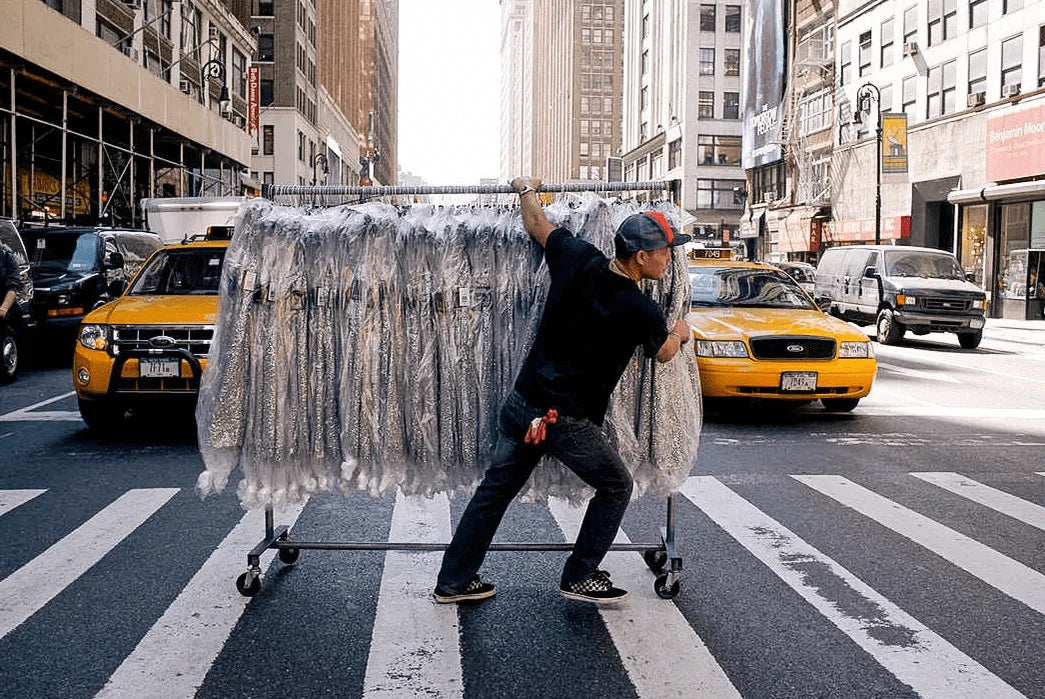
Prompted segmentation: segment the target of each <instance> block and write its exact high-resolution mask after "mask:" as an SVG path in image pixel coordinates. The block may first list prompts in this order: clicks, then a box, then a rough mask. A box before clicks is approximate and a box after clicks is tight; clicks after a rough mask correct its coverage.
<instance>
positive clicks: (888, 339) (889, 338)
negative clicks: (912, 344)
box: [875, 308, 907, 345]
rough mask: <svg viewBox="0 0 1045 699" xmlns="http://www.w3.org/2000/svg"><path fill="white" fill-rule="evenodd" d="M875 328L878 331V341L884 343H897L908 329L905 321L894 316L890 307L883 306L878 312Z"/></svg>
mask: <svg viewBox="0 0 1045 699" xmlns="http://www.w3.org/2000/svg"><path fill="white" fill-rule="evenodd" d="M875 329H876V330H877V332H878V341H879V342H880V343H882V344H883V345H895V344H896V343H897V342H899V341H900V338H902V337H903V334H904V331H905V330H907V328H905V327H904V325H903V323H901V322H900V321H898V320H896V318H894V317H893V312H892V311H891V310H889V309H888V308H883V309H882V310H881V311H879V312H878V322H877V323H875Z"/></svg>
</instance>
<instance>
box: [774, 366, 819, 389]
mask: <svg viewBox="0 0 1045 699" xmlns="http://www.w3.org/2000/svg"><path fill="white" fill-rule="evenodd" d="M780 390H781V391H815V390H816V372H815V371H785V372H783V373H782V374H780Z"/></svg>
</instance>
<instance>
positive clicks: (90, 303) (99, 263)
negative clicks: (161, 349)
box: [22, 227, 163, 330]
mask: <svg viewBox="0 0 1045 699" xmlns="http://www.w3.org/2000/svg"><path fill="white" fill-rule="evenodd" d="M22 238H23V239H24V240H25V247H26V250H27V251H28V253H29V259H30V261H31V262H32V265H33V269H32V275H33V286H34V298H33V312H34V314H35V315H36V318H37V321H38V322H39V324H40V327H41V329H48V328H51V329H55V328H68V329H70V330H72V329H74V328H76V326H77V325H79V323H80V319H81V318H83V316H84V314H86V313H89V312H91V310H93V309H95V308H97V307H98V306H101V305H102V304H103V303H106V302H107V301H110V300H112V299H114V298H116V297H117V296H119V295H120V293H121V292H122V291H123V289H124V288H125V287H126V286H127V283H128V282H129V281H130V279H131V277H133V276H134V273H135V272H137V271H138V268H139V267H141V266H142V263H144V262H145V259H146V258H147V257H148V256H149V255H151V254H152V253H153V252H155V251H156V250H158V249H159V248H160V247H161V246H162V245H163V243H162V241H161V240H160V237H159V236H158V235H156V234H155V233H150V232H148V231H139V230H129V229H119V228H102V227H86V228H62V227H47V228H26V229H24V230H23V231H22Z"/></svg>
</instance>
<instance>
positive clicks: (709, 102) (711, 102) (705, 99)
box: [697, 90, 715, 119]
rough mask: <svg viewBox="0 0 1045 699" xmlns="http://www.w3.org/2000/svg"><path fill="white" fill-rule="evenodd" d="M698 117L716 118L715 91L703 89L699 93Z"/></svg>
mask: <svg viewBox="0 0 1045 699" xmlns="http://www.w3.org/2000/svg"><path fill="white" fill-rule="evenodd" d="M697 118H698V119H714V118H715V93H714V92H712V91H710V90H701V91H700V93H699V94H698V95H697Z"/></svg>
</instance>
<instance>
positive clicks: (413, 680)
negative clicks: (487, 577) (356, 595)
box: [363, 491, 464, 699]
mask: <svg viewBox="0 0 1045 699" xmlns="http://www.w3.org/2000/svg"><path fill="white" fill-rule="evenodd" d="M388 540H389V541H412V542H413V541H416V542H421V543H439V542H446V541H449V540H450V500H449V498H448V497H447V496H446V495H445V494H440V495H436V496H435V497H433V498H426V497H424V496H421V495H403V493H402V491H400V492H398V493H397V495H396V504H395V509H394V510H393V512H392V523H391V527H390V529H389V533H388ZM442 558H443V552H442V551H389V552H387V553H386V554H385V567H384V573H383V574H382V576H381V590H380V593H379V596H378V601H377V613H376V615H375V617H374V628H373V635H372V637H371V640H370V656H369V659H368V660H367V665H366V676H365V678H364V679H363V696H364V697H367V698H368V699H372V698H375V697H388V698H389V699H398V697H406V696H430V697H460V696H463V694H464V679H463V670H462V665H461V647H460V637H461V631H460V622H459V620H458V609H457V605H456V604H437V603H436V602H435V600H433V599H432V588H433V587H434V585H435V579H436V576H437V574H438V573H439V565H440V563H441V561H442ZM407 629H408V630H409V632H408V633H404V630H407Z"/></svg>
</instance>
